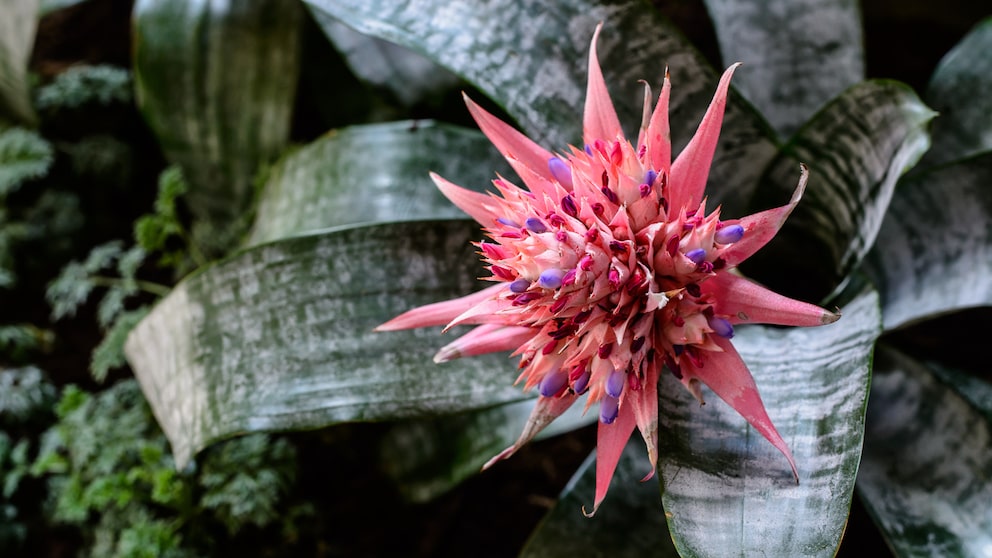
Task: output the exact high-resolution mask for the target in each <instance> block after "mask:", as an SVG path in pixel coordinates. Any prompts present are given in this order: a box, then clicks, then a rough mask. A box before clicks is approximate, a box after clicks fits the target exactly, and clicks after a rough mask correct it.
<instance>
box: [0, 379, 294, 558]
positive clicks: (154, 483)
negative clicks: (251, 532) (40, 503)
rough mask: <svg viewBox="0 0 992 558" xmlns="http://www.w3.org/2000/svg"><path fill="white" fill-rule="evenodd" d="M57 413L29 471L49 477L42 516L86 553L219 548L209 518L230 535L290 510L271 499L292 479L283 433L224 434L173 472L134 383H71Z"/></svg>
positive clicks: (130, 555) (118, 556)
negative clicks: (89, 389)
mask: <svg viewBox="0 0 992 558" xmlns="http://www.w3.org/2000/svg"><path fill="white" fill-rule="evenodd" d="M56 412H57V414H58V416H59V422H58V423H57V424H56V425H55V426H53V427H52V428H51V429H49V430H48V431H47V432H46V433H45V434H44V436H43V438H42V444H41V449H40V451H39V454H38V457H37V459H36V460H35V461H34V464H33V465H32V468H31V472H32V473H33V474H35V475H47V476H48V483H49V491H50V502H49V507H50V509H49V513H50V516H51V517H52V518H53V519H55V520H56V521H58V522H61V523H65V524H70V525H75V526H77V527H79V528H80V529H81V532H82V533H83V536H84V538H85V539H86V543H85V544H86V552H85V555H88V556H94V557H96V556H99V557H101V558H102V557H113V558H124V557H127V558H143V557H149V558H151V557H160V556H168V557H176V558H178V557H185V556H202V555H208V554H212V555H224V553H223V552H220V550H221V549H222V548H224V546H225V541H223V540H218V539H215V538H214V535H212V534H211V530H210V527H211V526H214V525H218V524H219V525H223V527H224V528H226V531H227V533H228V535H229V536H230V537H231V538H232V539H234V538H235V537H237V536H238V535H239V533H240V532H242V531H243V530H244V529H245V528H246V527H249V526H253V527H258V528H264V527H266V526H268V525H270V524H276V525H278V524H279V521H280V520H281V519H282V518H284V517H285V516H286V515H287V514H290V515H292V514H294V513H297V512H298V511H299V510H298V509H293V510H287V509H285V506H283V507H280V506H281V505H282V499H283V498H284V497H285V495H286V494H287V493H288V492H289V491H290V490H291V489H292V487H293V484H294V482H295V477H296V451H295V448H294V447H293V446H292V445H290V444H289V443H288V442H287V441H286V440H285V439H282V438H273V437H269V436H265V435H254V436H247V437H244V438H237V439H234V440H230V441H228V442H226V443H224V444H220V445H218V446H217V447H215V448H212V449H211V450H210V451H209V452H207V453H206V454H205V455H204V457H203V462H202V467H201V469H200V470H199V471H192V472H188V473H178V472H177V471H176V470H175V466H174V462H173V460H172V457H171V453H170V452H169V447H168V442H167V440H166V439H165V436H164V435H163V434H162V432H161V430H159V428H158V425H157V424H156V423H155V420H154V418H153V417H152V415H151V411H150V409H149V407H148V405H147V403H146V402H145V400H144V397H143V395H142V394H141V390H140V388H139V387H138V384H137V382H135V381H133V380H127V381H123V382H119V383H117V384H115V385H114V386H112V387H110V388H109V389H107V390H105V391H103V392H101V393H99V394H95V395H92V394H89V393H86V392H84V391H82V390H80V389H78V388H76V387H73V386H70V387H68V388H67V389H66V390H65V392H64V393H63V396H62V400H61V401H60V402H59V404H58V405H57V407H56ZM0 448H2V446H0ZM0 512H2V510H0Z"/></svg>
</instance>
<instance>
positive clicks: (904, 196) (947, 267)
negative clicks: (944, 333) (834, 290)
mask: <svg viewBox="0 0 992 558" xmlns="http://www.w3.org/2000/svg"><path fill="white" fill-rule="evenodd" d="M865 271H866V272H867V273H868V274H869V275H870V276H871V278H872V280H873V281H874V283H875V284H876V285H877V286H878V289H879V292H880V293H881V296H882V315H883V317H884V321H885V328H886V329H893V328H897V327H900V326H903V325H906V324H908V323H911V322H913V321H917V320H920V319H925V318H929V317H934V316H937V315H940V314H946V313H948V312H953V311H955V310H962V309H965V308H971V307H976V306H989V305H992V152H988V153H985V154H983V155H979V156H976V157H971V158H968V159H965V160H963V161H958V162H956V163H953V164H950V165H944V166H940V167H937V168H935V169H933V170H929V171H928V172H924V173H914V174H913V175H912V176H909V177H907V178H906V179H904V180H902V181H900V183H899V188H898V189H897V190H896V193H895V195H894V196H893V199H892V205H891V206H890V207H889V212H888V214H886V216H885V221H884V222H883V224H882V228H881V230H880V231H879V233H878V238H877V240H876V243H875V246H874V248H873V249H872V251H871V253H870V254H869V255H868V257H867V258H866V260H865Z"/></svg>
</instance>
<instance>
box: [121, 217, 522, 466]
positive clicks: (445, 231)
mask: <svg viewBox="0 0 992 558" xmlns="http://www.w3.org/2000/svg"><path fill="white" fill-rule="evenodd" d="M479 236H480V233H479V230H478V228H477V226H476V225H475V224H473V223H470V222H467V221H442V222H426V221H425V222H416V223H399V224H388V225H378V226H367V227H355V228H346V229H340V230H335V231H327V232H324V233H321V234H315V235H310V236H301V237H296V238H292V239H287V240H283V241H279V242H274V243H269V244H263V245H260V246H256V247H253V248H250V249H248V250H245V251H243V252H240V253H238V254H235V255H233V256H231V257H229V258H228V259H226V260H224V261H221V262H219V263H217V264H215V265H213V266H211V267H208V268H206V269H203V270H202V271H200V272H198V273H197V274H194V275H192V276H190V277H188V278H187V279H185V280H184V281H183V282H181V283H180V284H179V285H177V286H176V288H175V289H174V290H173V292H172V293H171V294H170V295H169V296H167V297H165V298H164V299H162V300H161V301H160V302H159V303H158V304H157V305H156V306H155V307H154V308H153V309H152V311H151V313H150V314H149V315H148V317H147V318H145V319H144V320H143V321H142V322H141V323H140V324H138V326H137V327H136V328H135V329H134V330H133V331H132V333H131V335H130V336H129V338H128V341H127V344H126V346H125V351H126V354H127V357H128V361H129V363H130V364H131V367H132V369H133V370H134V372H135V375H136V376H137V378H138V380H139V381H140V382H141V385H142V388H143V390H144V392H145V394H146V396H147V397H148V400H149V402H150V403H151V406H152V409H153V411H154V412H155V416H156V418H157V419H158V421H159V424H161V426H162V428H163V430H164V431H165V433H166V435H167V436H168V437H169V440H170V442H171V443H172V447H173V453H174V455H175V458H176V463H177V466H179V467H180V468H182V467H183V466H184V465H185V463H187V462H188V461H189V459H190V458H191V457H192V455H193V454H195V453H196V452H197V451H198V450H200V449H202V448H203V447H205V446H206V445H208V444H210V443H211V442H214V441H217V440H220V439H224V438H227V437H230V436H233V435H236V434H240V433H244V432H255V431H269V430H289V429H308V428H318V427H322V426H327V425H330V424H334V423H339V422H349V421H382V420H391V419H400V418H411V417H425V416H433V415H437V414H444V413H455V412H460V411H465V410H469V409H476V408H483V407H488V406H492V405H495V404H499V403H507V402H512V401H517V400H521V399H524V398H526V397H527V396H526V395H525V394H523V393H522V392H521V391H520V389H519V388H517V387H514V386H513V385H512V384H513V379H514V377H515V370H514V367H513V366H511V365H509V363H508V362H507V359H506V357H505V355H490V356H488V357H477V358H471V359H459V360H457V361H453V362H449V363H445V364H443V365H436V364H434V363H433V362H432V360H431V357H432V355H433V354H434V352H435V351H436V350H437V349H438V348H439V347H440V346H441V345H442V344H443V343H444V341H443V339H442V338H441V337H440V336H439V334H438V328H429V329H422V330H412V331H402V332H388V333H376V332H373V331H372V329H373V328H374V327H375V326H376V325H378V324H380V323H382V322H384V321H386V320H387V319H389V318H391V317H393V316H395V315H396V314H398V313H400V312H402V311H404V310H407V309H409V308H411V307H414V306H418V305H422V304H426V303H429V302H435V301H438V300H444V299H448V298H453V297H454V296H460V295H464V294H468V293H469V292H472V291H474V290H478V289H479V288H480V285H479V282H478V281H477V280H476V279H475V278H476V277H477V276H478V275H479V267H478V263H477V257H476V256H475V254H474V247H473V246H472V245H471V244H470V241H472V240H475V239H477V238H478V237H479ZM453 334H454V333H453Z"/></svg>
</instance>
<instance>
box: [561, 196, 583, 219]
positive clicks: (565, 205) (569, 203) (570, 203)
mask: <svg viewBox="0 0 992 558" xmlns="http://www.w3.org/2000/svg"><path fill="white" fill-rule="evenodd" d="M561 209H562V211H564V212H565V213H567V214H569V215H571V216H572V217H575V216H576V215H578V214H579V208H578V207H576V206H575V200H573V199H572V195H571V194H569V195H567V196H565V197H563V198H562V199H561Z"/></svg>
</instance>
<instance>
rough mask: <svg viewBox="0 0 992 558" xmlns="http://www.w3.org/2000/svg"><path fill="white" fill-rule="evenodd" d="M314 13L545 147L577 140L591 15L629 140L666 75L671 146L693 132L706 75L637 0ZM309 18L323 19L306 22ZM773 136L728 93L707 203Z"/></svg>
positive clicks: (361, 6) (741, 189)
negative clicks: (442, 74) (464, 95)
mask: <svg viewBox="0 0 992 558" xmlns="http://www.w3.org/2000/svg"><path fill="white" fill-rule="evenodd" d="M304 3H305V4H307V6H309V7H310V9H311V11H313V12H314V13H316V14H324V15H326V16H330V17H333V18H337V19H339V20H341V21H342V22H344V23H345V24H347V25H348V26H350V27H352V28H354V29H356V30H358V31H360V32H362V33H366V34H368V35H372V36H375V37H379V38H382V39H386V40H388V41H392V42H395V43H397V44H399V45H402V46H405V47H407V48H409V49H411V50H413V51H416V52H420V53H422V54H424V55H425V56H427V57H428V58H430V59H432V60H434V61H436V62H437V63H438V64H440V65H441V66H444V67H445V68H448V69H449V70H451V71H452V72H454V73H455V74H457V75H459V76H461V77H462V78H464V79H466V80H467V81H469V82H470V83H472V84H473V85H475V86H476V87H477V88H479V89H480V90H481V91H482V92H483V93H484V94H486V95H488V96H489V97H490V98H491V99H492V100H493V101H495V102H496V103H497V104H499V105H500V106H501V107H503V108H504V109H505V110H506V112H507V113H508V114H509V115H510V116H512V117H513V118H515V119H516V121H517V123H519V124H520V126H521V127H522V129H523V130H524V131H525V132H526V133H527V134H528V135H530V136H531V137H532V138H533V139H534V140H535V141H536V142H537V143H539V144H541V145H543V146H545V147H546V148H548V149H552V150H558V151H564V150H566V148H567V145H569V144H573V145H581V141H582V110H583V103H584V100H585V90H586V71H587V61H588V55H589V43H590V41H591V39H592V34H593V30H594V29H595V27H596V25H597V24H598V23H599V22H601V21H602V22H605V27H604V29H603V33H602V35H601V36H600V40H599V58H600V62H601V65H602V67H603V74H604V76H605V78H606V83H607V85H608V86H609V87H610V90H611V92H612V95H613V100H614V103H615V104H616V106H617V113H618V114H619V116H620V122H621V123H622V124H623V125H624V127H625V129H626V131H627V134H628V136H629V137H630V138H632V139H636V138H637V135H636V132H637V129H638V128H637V126H639V125H640V123H641V114H642V109H643V102H644V92H643V86H642V85H641V84H640V83H639V81H640V80H644V81H646V82H647V83H649V84H651V85H652V86H653V87H654V88H655V95H657V91H658V89H659V88H660V87H661V83H662V78H663V77H664V72H665V68H666V66H667V67H669V68H670V70H671V80H672V97H671V110H670V112H671V114H672V115H674V118H673V119H672V122H671V127H672V129H671V135H672V141H673V147H674V151H673V152H674V153H677V152H679V151H681V149H682V147H684V146H685V144H686V143H687V142H688V141H689V138H690V137H691V136H692V134H693V133H694V131H695V129H696V127H697V125H698V123H699V120H700V119H701V118H702V115H703V113H704V112H705V110H706V107H707V106H708V105H709V102H710V100H711V99H712V97H713V93H714V91H715V90H716V84H717V81H718V75H717V74H716V72H714V71H713V69H712V68H711V67H710V66H709V64H708V63H707V62H706V61H705V59H704V58H703V56H702V55H701V54H699V52H698V51H696V49H695V48H694V47H693V46H692V45H691V44H690V43H689V41H688V40H687V39H686V38H685V37H684V36H683V35H682V34H681V33H680V32H679V31H678V29H676V28H675V27H674V26H673V25H672V23H671V22H669V21H668V20H667V19H665V18H664V17H663V16H661V14H659V13H658V12H657V11H656V10H654V9H653V8H651V6H650V5H648V3H646V2H641V1H639V0H616V1H613V2H610V3H609V4H608V5H604V3H602V2H599V1H596V0H567V1H555V0H522V1H519V2H513V3H511V4H506V3H501V2H490V3H481V4H480V3H479V2H474V1H471V0H454V1H449V2H445V3H444V8H443V9H440V10H439V9H438V7H437V4H436V3H434V2H431V1H429V0H411V1H408V2H393V1H391V0H374V1H367V0H333V1H332V0H304ZM317 19H318V21H328V20H327V18H326V17H321V16H318V17H317ZM772 137H773V132H772V131H771V130H770V129H769V128H768V124H767V123H766V122H764V120H763V119H762V118H761V117H760V116H759V115H758V114H757V113H756V112H755V111H754V109H753V108H752V107H751V106H750V105H748V104H747V103H746V102H743V101H742V100H741V99H740V98H739V97H737V96H734V97H733V98H732V99H731V100H730V101H729V102H728V106H727V114H726V116H725V118H724V128H723V131H722V132H721V141H720V145H719V148H718V150H717V154H716V156H715V158H714V166H713V169H712V171H711V173H710V180H709V184H710V190H709V195H710V198H711V199H720V200H721V201H722V202H723V203H724V204H725V205H729V204H737V205H735V206H734V207H739V206H740V204H742V203H743V201H744V200H747V199H748V196H749V194H750V192H751V190H752V189H753V187H754V185H755V184H756V182H757V179H758V176H759V173H760V171H761V169H763V168H764V163H765V162H767V161H769V160H770V159H771V158H772V157H773V156H774V154H775V150H776V145H775V142H774V140H773V139H772Z"/></svg>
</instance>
